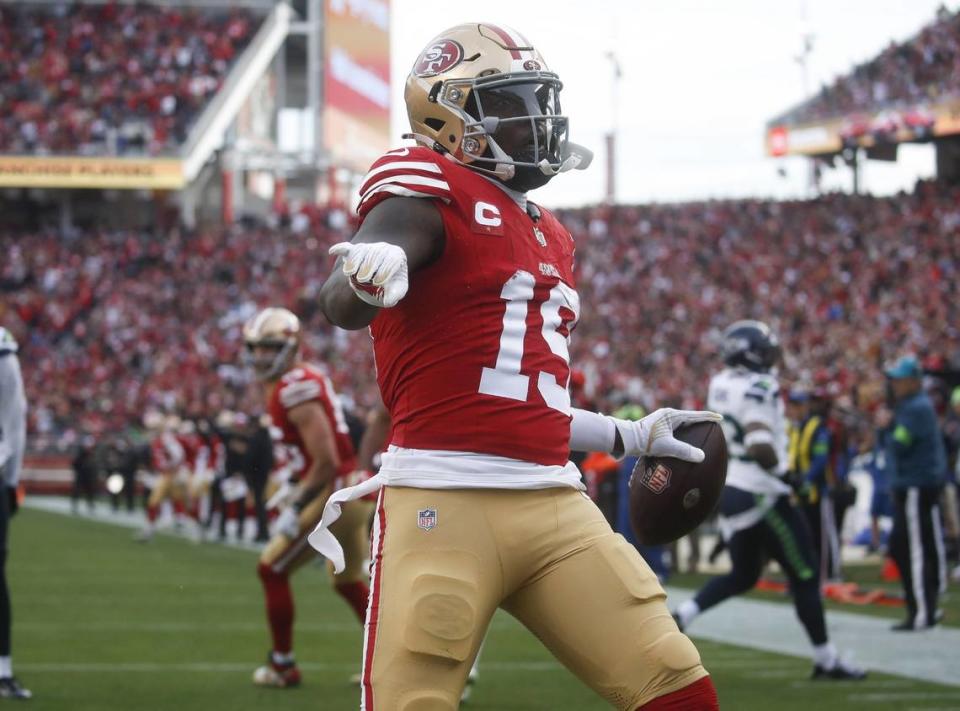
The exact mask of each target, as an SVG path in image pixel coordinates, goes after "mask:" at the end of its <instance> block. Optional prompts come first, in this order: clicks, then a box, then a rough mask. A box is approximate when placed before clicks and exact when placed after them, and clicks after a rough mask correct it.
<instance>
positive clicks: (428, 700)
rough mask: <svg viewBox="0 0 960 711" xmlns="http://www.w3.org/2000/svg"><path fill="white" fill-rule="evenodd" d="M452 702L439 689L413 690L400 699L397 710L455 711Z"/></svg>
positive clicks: (457, 705) (455, 708) (455, 705)
mask: <svg viewBox="0 0 960 711" xmlns="http://www.w3.org/2000/svg"><path fill="white" fill-rule="evenodd" d="M458 707H459V704H454V703H452V702H451V701H450V699H448V698H447V697H446V696H444V695H443V694H442V693H440V692H439V691H413V692H411V693H409V694H405V695H404V697H403V698H402V699H401V700H400V705H399V707H398V708H399V711H456V710H457V708H458Z"/></svg>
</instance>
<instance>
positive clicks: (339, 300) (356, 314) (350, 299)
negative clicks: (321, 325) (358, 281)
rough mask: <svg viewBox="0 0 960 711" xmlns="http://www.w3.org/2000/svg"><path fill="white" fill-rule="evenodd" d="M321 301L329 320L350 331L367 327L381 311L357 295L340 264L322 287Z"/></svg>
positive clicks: (322, 308) (321, 306) (321, 308)
mask: <svg viewBox="0 0 960 711" xmlns="http://www.w3.org/2000/svg"><path fill="white" fill-rule="evenodd" d="M338 265H339V262H338ZM319 302H320V310H321V311H323V315H324V316H326V318H327V321H329V322H330V323H332V324H333V325H334V326H339V327H340V328H345V329H347V330H349V331H356V330H358V329H361V328H366V327H367V326H369V325H370V322H371V321H373V319H374V317H376V315H377V313H378V312H379V311H380V309H378V308H377V307H376V306H371V305H370V304H365V303H364V302H362V301H361V300H360V299H359V298H358V297H357V295H356V294H355V293H354V291H353V289H351V288H350V284H349V282H348V281H347V278H346V276H344V274H343V272H342V271H340V268H339V266H338V267H337V269H336V270H335V271H334V272H333V274H331V275H330V278H329V279H327V281H326V282H325V283H324V285H323V287H322V288H321V289H320V296H319Z"/></svg>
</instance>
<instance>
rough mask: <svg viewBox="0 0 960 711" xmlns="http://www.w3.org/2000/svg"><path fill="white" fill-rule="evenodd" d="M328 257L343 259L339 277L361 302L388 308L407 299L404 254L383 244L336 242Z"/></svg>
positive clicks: (399, 249)
mask: <svg viewBox="0 0 960 711" xmlns="http://www.w3.org/2000/svg"><path fill="white" fill-rule="evenodd" d="M329 253H330V254H335V255H337V256H338V257H343V265H342V267H341V268H342V269H343V273H344V274H346V275H347V278H348V279H349V281H350V288H351V289H353V292H354V293H355V294H356V295H357V296H358V297H359V298H360V300H361V301H363V302H366V303H368V304H370V305H371V306H382V307H384V308H390V307H391V306H396V305H397V303H399V301H400V299H402V298H403V297H404V296H406V295H407V287H408V286H409V284H408V282H407V253H406V252H404V251H403V249H401V248H400V247H398V246H397V245H395V244H389V243H387V242H369V243H365V242H359V243H357V244H353V243H351V242H339V243H337V244H335V245H333V246H332V247H331V248H330V250H329Z"/></svg>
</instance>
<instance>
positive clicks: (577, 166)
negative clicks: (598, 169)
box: [537, 141, 593, 175]
mask: <svg viewBox="0 0 960 711" xmlns="http://www.w3.org/2000/svg"><path fill="white" fill-rule="evenodd" d="M564 153H566V157H565V158H564V159H563V160H562V161H560V165H558V166H557V167H556V168H554V167H553V165H551V164H550V162H548V161H547V159H546V158H544V159H543V160H542V161H540V162H539V163H538V164H537V167H538V168H540V172H541V173H543V174H544V175H557V174H558V173H565V172H567V171H568V170H586V169H587V168H588V167H590V163H592V162H593V151H591V150H590V149H589V148H585V147H584V146H581V145H579V144H577V143H570V142H569V141H568V142H567V145H566V146H565V150H564Z"/></svg>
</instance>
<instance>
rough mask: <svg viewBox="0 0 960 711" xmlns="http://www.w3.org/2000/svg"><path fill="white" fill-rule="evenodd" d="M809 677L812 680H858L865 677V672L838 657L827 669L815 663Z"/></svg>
mask: <svg viewBox="0 0 960 711" xmlns="http://www.w3.org/2000/svg"><path fill="white" fill-rule="evenodd" d="M810 678H811V679H812V680H814V681H860V680H862V679H866V678H867V672H865V671H864V670H863V669H860V668H859V667H855V666H853V665H852V664H848V663H846V662H842V661H840V660H839V659H838V660H837V663H836V664H834V665H833V666H832V667H830V668H829V669H827V668H826V667H822V666H820V665H819V664H815V665H814V667H813V673H812V674H811V675H810Z"/></svg>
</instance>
